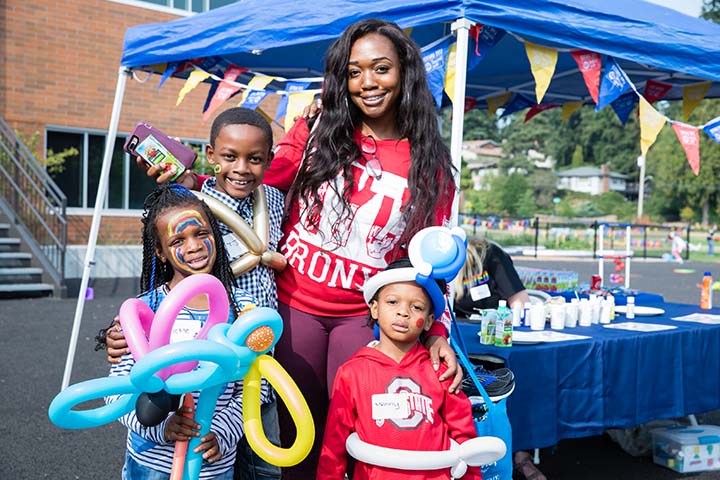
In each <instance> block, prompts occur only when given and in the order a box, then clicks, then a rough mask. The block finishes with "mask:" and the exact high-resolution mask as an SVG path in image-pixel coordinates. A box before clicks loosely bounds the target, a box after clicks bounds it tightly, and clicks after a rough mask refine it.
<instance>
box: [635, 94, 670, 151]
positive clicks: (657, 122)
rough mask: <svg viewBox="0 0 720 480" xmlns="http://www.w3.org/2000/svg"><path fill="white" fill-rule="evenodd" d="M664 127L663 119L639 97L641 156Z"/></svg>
mask: <svg viewBox="0 0 720 480" xmlns="http://www.w3.org/2000/svg"><path fill="white" fill-rule="evenodd" d="M664 125H665V117H664V116H663V115H661V114H660V112H658V111H657V110H655V109H654V108H653V107H652V105H650V104H649V103H648V101H647V100H645V98H643V97H640V151H642V154H643V156H647V152H648V150H649V149H650V147H651V146H652V144H653V143H655V140H656V139H657V136H658V133H660V130H662V128H663V126H664Z"/></svg>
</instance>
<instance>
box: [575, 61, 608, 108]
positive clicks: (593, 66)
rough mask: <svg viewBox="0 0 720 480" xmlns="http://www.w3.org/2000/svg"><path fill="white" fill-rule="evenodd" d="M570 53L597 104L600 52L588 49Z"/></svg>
mask: <svg viewBox="0 0 720 480" xmlns="http://www.w3.org/2000/svg"><path fill="white" fill-rule="evenodd" d="M570 53H571V55H572V56H573V58H574V59H575V62H576V63H577V64H578V68H579V69H580V73H582V76H583V80H585V85H586V86H587V89H588V92H590V96H591V97H592V99H593V100H594V101H595V105H597V103H598V89H599V88H600V69H601V68H602V59H601V58H600V54H599V53H595V52H591V51H588V50H573V51H572V52H570Z"/></svg>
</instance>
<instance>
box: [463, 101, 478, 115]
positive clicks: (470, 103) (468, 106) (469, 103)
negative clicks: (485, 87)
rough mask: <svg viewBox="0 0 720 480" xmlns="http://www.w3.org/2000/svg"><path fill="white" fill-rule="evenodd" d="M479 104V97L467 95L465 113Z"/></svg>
mask: <svg viewBox="0 0 720 480" xmlns="http://www.w3.org/2000/svg"><path fill="white" fill-rule="evenodd" d="M475 105H477V98H473V97H465V113H467V112H469V111H470V110H472V109H473V108H475Z"/></svg>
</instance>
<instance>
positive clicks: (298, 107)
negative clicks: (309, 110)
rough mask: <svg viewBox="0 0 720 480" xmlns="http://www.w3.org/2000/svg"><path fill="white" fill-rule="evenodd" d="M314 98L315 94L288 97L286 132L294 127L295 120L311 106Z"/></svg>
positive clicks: (301, 93)
mask: <svg viewBox="0 0 720 480" xmlns="http://www.w3.org/2000/svg"><path fill="white" fill-rule="evenodd" d="M314 97H315V94H314V93H313V92H298V93H291V94H289V95H288V106H287V113H285V131H286V132H287V131H288V130H290V127H292V126H293V123H294V122H295V118H297V117H299V116H300V115H302V111H303V109H304V108H305V107H307V106H308V105H310V102H312V101H313V98H314Z"/></svg>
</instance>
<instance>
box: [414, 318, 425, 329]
mask: <svg viewBox="0 0 720 480" xmlns="http://www.w3.org/2000/svg"><path fill="white" fill-rule="evenodd" d="M423 325H425V319H424V318H418V319H417V320H415V326H416V327H417V328H423Z"/></svg>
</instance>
